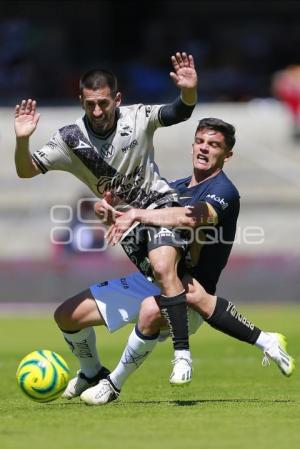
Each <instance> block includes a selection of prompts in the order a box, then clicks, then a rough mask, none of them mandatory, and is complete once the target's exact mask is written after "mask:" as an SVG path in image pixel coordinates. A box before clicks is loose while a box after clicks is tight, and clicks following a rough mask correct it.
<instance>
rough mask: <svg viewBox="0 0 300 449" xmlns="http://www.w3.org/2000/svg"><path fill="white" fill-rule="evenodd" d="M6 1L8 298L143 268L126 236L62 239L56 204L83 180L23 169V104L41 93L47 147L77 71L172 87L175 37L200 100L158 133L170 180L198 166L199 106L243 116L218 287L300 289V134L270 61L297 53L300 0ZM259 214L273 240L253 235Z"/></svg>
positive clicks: (3, 196)
mask: <svg viewBox="0 0 300 449" xmlns="http://www.w3.org/2000/svg"><path fill="white" fill-rule="evenodd" d="M254 4H255V7H254ZM0 8H1V16H0V43H1V45H0V101H1V103H0V142H1V159H2V161H1V164H0V210H1V221H0V246H1V256H0V285H1V287H0V301H3V302H5V301H24V300H25V301H33V302H41V301H42V302H43V301H45V302H47V301H59V300H61V299H63V298H64V297H66V296H69V295H72V294H73V293H74V292H76V291H77V290H78V289H81V288H84V287H85V286H86V285H88V284H89V283H91V282H94V281H98V280H104V279H106V278H107V277H112V276H114V275H121V274H124V272H128V271H131V270H132V269H133V267H132V266H131V265H130V264H129V263H128V261H127V260H126V258H125V257H124V256H123V255H122V252H121V251H120V249H119V248H115V249H113V250H109V251H107V252H105V253H104V252H101V253H90V254H86V255H70V254H63V253H59V254H57V253H55V251H53V245H51V242H50V233H51V229H53V226H54V224H53V222H51V219H50V210H51V207H52V206H53V205H64V204H66V205H73V203H74V201H75V200H76V199H77V198H78V197H79V196H80V195H82V192H83V191H84V190H83V188H82V185H81V184H80V183H79V181H77V180H75V178H74V179H73V178H72V177H71V175H69V174H64V173H59V172H55V173H49V174H47V175H46V176H42V175H41V176H38V177H37V178H34V179H31V180H24V179H19V178H17V177H16V174H15V169H14V163H13V149H14V132H13V106H14V105H15V104H16V103H17V102H18V101H19V100H20V99H22V98H29V97H30V98H36V99H37V100H38V103H39V107H40V112H41V114H42V115H41V119H40V123H39V126H38V130H37V132H36V133H35V135H34V136H33V138H32V149H33V148H38V147H40V146H42V145H43V144H44V143H45V142H46V141H47V140H48V139H49V137H50V136H51V134H52V133H53V132H54V131H55V130H56V129H57V128H58V127H59V126H62V125H64V124H66V123H67V122H72V120H73V119H75V118H77V117H78V116H80V115H81V112H82V111H81V109H80V107H79V106H78V104H77V100H76V98H77V94H78V90H77V84H78V78H79V76H80V74H81V73H82V72H83V71H84V70H86V69H88V68H90V67H91V66H99V65H101V66H106V67H110V68H111V69H113V70H114V71H115V72H116V73H117V74H118V75H119V79H120V87H121V90H122V91H123V92H124V100H123V101H124V103H125V104H126V103H133V102H140V101H143V102H149V103H161V102H165V101H169V100H172V98H174V95H176V89H175V88H174V86H173V85H172V82H171V81H170V80H169V78H168V73H169V71H170V63H169V56H170V55H171V54H172V53H173V52H174V51H175V50H177V49H179V50H186V51H188V52H191V53H193V54H194V56H195V59H196V63H197V67H198V72H199V104H198V106H197V109H196V110H195V111H194V113H193V116H192V119H191V120H189V121H188V122H186V123H184V124H180V125H178V126H175V127H172V128H169V129H162V130H159V131H158V132H157V134H156V138H155V142H156V154H157V160H158V162H159V165H160V167H161V172H162V174H163V175H164V176H165V177H167V178H168V179H174V178H176V177H182V176H186V175H188V174H189V173H190V167H191V165H190V153H189V152H190V149H191V143H192V136H193V132H194V129H195V127H196V124H197V120H198V119H200V118H203V117H205V116H217V117H220V118H223V119H224V120H227V121H229V122H230V123H233V124H234V125H235V126H236V128H237V144H236V147H235V156H234V158H233V159H232V160H231V161H230V162H229V163H228V166H227V167H226V171H227V172H228V173H229V175H230V176H231V177H232V179H233V180H234V181H235V183H236V184H237V186H238V187H239V190H240V193H241V197H242V208H241V214H240V219H239V231H238V235H237V241H236V243H235V245H234V250H233V253H232V257H231V260H230V263H229V265H228V267H227V269H226V271H225V272H224V274H223V276H222V279H221V281H220V285H219V291H220V292H222V294H223V295H228V296H230V297H232V298H239V299H240V300H249V301H250V300H256V301H261V300H268V301H288V300H290V301H299V293H298V278H299V271H300V249H299V248H300V237H299V227H300V214H299V205H300V195H299V187H300V147H299V143H297V142H295V141H294V140H293V139H292V137H291V126H292V119H291V116H290V114H289V111H288V110H287V109H286V108H285V106H284V105H283V104H281V103H280V102H279V101H278V100H276V99H274V98H273V97H272V91H271V84H272V77H273V75H274V73H276V72H277V71H279V70H281V69H282V68H284V67H286V66H287V65H289V64H292V63H293V64H297V63H299V62H300V61H299V59H300V57H299V44H300V29H299V26H298V23H299V18H300V4H299V3H298V2H292V1H286V2H277V1H273V2H271V1H270V2H267V1H262V2H251V1H245V2H236V1H224V2H220V1H210V2H208V1H203V2H202V1H201V2H152V3H151V4H149V5H147V4H146V5H145V6H144V7H143V12H142V11H141V9H140V6H138V4H137V3H135V2H122V3H121V2H107V1H106V2H84V3H83V2H72V1H69V2H67V1H62V2H47V1H46V2H39V1H35V2H26V1H25V2H14V1H11V2H0ZM58 8H59V14H58V13H57V11H58ZM179 154H180V159H179V157H178V155H179ZM178 161H180V163H179V162H178ZM86 195H87V196H90V195H89V192H88V191H86ZM258 227H259V228H260V229H262V230H263V233H264V235H263V238H262V240H263V241H261V242H260V243H258V244H254V243H253V242H254V241H255V240H256V241H259V240H260V237H261V236H260V234H257V232H258ZM251 232H254V233H256V235H252V236H250V233H251ZM245 233H246V234H245ZM245 235H246V237H245ZM247 239H248V241H247Z"/></svg>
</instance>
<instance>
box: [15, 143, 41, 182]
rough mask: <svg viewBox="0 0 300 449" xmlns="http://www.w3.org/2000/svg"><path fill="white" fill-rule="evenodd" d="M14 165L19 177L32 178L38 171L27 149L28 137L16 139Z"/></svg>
mask: <svg viewBox="0 0 300 449" xmlns="http://www.w3.org/2000/svg"><path fill="white" fill-rule="evenodd" d="M15 165H16V171H17V175H18V176H19V177H20V178H32V177H33V176H36V175H38V174H39V173H40V170H39V169H38V168H37V167H36V165H35V164H34V162H33V160H32V157H31V153H30V151H29V137H19V138H17V139H16V150H15Z"/></svg>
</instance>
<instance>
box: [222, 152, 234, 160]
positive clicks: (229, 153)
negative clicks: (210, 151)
mask: <svg viewBox="0 0 300 449" xmlns="http://www.w3.org/2000/svg"><path fill="white" fill-rule="evenodd" d="M232 155H233V151H232V150H229V151H227V152H226V156H225V158H224V162H227V161H228V160H229V159H230V158H231V157H232Z"/></svg>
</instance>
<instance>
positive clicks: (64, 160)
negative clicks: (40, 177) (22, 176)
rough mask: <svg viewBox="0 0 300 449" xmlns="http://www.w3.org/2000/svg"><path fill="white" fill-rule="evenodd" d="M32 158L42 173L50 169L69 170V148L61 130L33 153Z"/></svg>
mask: <svg viewBox="0 0 300 449" xmlns="http://www.w3.org/2000/svg"><path fill="white" fill-rule="evenodd" d="M32 159H33V161H34V162H35V164H36V165H37V166H38V168H39V169H40V170H41V172H42V173H47V171H49V170H63V171H68V167H69V166H70V163H71V157H70V153H69V148H68V146H67V145H66V144H65V143H64V142H63V140H62V138H61V136H60V132H59V131H57V133H56V134H54V136H53V137H52V138H51V140H50V141H49V142H48V143H47V144H46V145H44V146H43V147H42V148H41V149H39V150H37V151H35V152H34V153H33V154H32Z"/></svg>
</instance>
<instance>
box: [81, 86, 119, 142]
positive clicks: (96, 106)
mask: <svg viewBox="0 0 300 449" xmlns="http://www.w3.org/2000/svg"><path fill="white" fill-rule="evenodd" d="M80 102H81V105H82V107H83V109H84V110H85V113H86V116H87V118H88V120H89V122H90V125H91V127H92V129H93V131H95V133H99V134H105V133H107V132H108V131H109V130H110V129H112V128H113V126H114V124H115V121H116V108H117V107H118V106H120V104H121V94H120V92H118V93H117V94H116V96H115V97H114V98H113V97H112V96H111V91H110V88H109V87H108V86H106V87H103V88H100V89H97V90H92V89H83V91H82V95H81V96H80Z"/></svg>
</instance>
